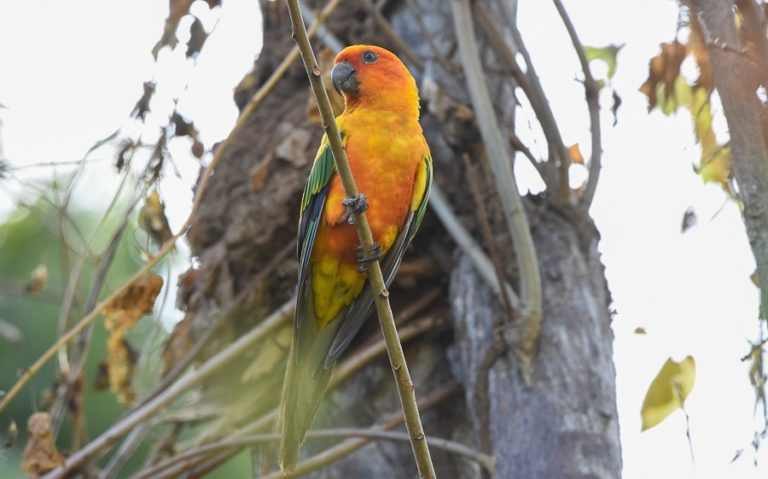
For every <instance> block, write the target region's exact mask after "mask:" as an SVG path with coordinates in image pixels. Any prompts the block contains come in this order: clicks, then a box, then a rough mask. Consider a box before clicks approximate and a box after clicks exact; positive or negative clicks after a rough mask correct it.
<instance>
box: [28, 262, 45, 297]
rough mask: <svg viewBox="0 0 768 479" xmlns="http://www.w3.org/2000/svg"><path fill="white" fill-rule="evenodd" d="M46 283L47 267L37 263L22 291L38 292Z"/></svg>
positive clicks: (40, 291)
mask: <svg viewBox="0 0 768 479" xmlns="http://www.w3.org/2000/svg"><path fill="white" fill-rule="evenodd" d="M47 285H48V267H47V266H46V265H44V264H39V265H37V266H36V267H35V269H34V270H32V279H31V280H30V281H29V282H28V283H27V284H25V285H24V293H26V294H40V293H42V292H43V290H44V289H45V287H46V286H47Z"/></svg>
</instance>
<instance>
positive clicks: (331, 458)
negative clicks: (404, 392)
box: [261, 381, 460, 479]
mask: <svg viewBox="0 0 768 479" xmlns="http://www.w3.org/2000/svg"><path fill="white" fill-rule="evenodd" d="M459 390H460V387H459V385H458V384H457V383H456V382H453V381H452V382H449V383H448V384H446V385H444V386H442V387H440V388H439V389H436V390H435V391H432V392H431V393H430V394H428V395H425V396H424V398H423V399H422V400H421V401H419V404H418V406H419V409H422V410H427V409H429V408H431V407H433V406H435V405H436V404H438V403H440V402H441V401H443V400H445V399H446V398H448V397H450V396H451V395H453V394H455V393H456V392H458V391H459ZM402 423H403V415H402V414H400V413H393V414H392V415H390V416H389V417H388V418H387V419H386V420H385V421H384V422H383V423H382V424H381V426H380V428H381V429H392V428H395V427H397V426H399V425H400V424H402ZM408 435H409V439H411V440H412V434H411V433H410V432H409V433H408ZM370 441H371V440H370V439H368V438H357V439H348V440H346V441H344V442H342V443H341V444H339V445H337V446H334V447H332V448H330V449H326V450H325V451H323V452H321V453H319V454H317V455H315V456H313V457H311V458H309V459H307V460H305V461H302V462H300V463H298V464H297V465H296V469H295V470H293V471H292V472H290V473H287V474H283V473H282V472H275V473H272V474H268V475H266V476H263V477H262V478H261V479H281V478H286V479H287V478H290V477H300V476H303V475H305V474H307V473H309V472H312V471H316V470H318V469H320V468H322V467H325V466H327V465H328V464H331V463H333V462H335V461H338V460H339V459H341V458H342V457H345V456H347V455H349V454H351V453H352V452H354V451H356V450H358V449H360V448H361V447H363V446H364V445H366V444H368V443H369V442H370ZM433 477H434V476H433Z"/></svg>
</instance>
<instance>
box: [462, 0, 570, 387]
mask: <svg viewBox="0 0 768 479" xmlns="http://www.w3.org/2000/svg"><path fill="white" fill-rule="evenodd" d="M451 7H452V10H453V21H454V28H455V31H456V38H457V40H458V43H459V54H460V56H461V59H462V63H463V64H464V76H465V77H466V80H467V87H468V88H469V96H470V98H471V100H472V104H473V106H474V110H475V114H476V115H477V123H478V126H479V127H480V133H481V135H482V138H483V143H484V144H485V149H486V151H487V153H488V160H489V161H490V164H491V168H492V169H493V172H494V175H495V177H496V182H497V187H498V190H499V197H500V199H501V206H502V210H503V212H504V216H505V218H506V222H507V227H508V228H509V230H510V235H511V237H512V242H513V243H514V249H515V256H516V258H517V264H518V267H519V268H520V296H521V299H522V313H523V318H524V321H525V323H524V325H523V334H522V339H521V341H520V344H518V345H516V349H517V352H518V357H519V358H520V359H521V363H522V364H521V366H522V367H521V369H522V372H523V376H524V377H525V379H526V382H528V381H529V380H530V375H531V361H532V359H533V356H534V355H535V352H536V343H537V341H538V337H539V330H540V328H541V311H542V299H541V276H540V274H539V264H538V259H537V258H536V248H535V246H534V244H533V238H532V237H531V231H530V226H529V225H528V218H527V216H526V214H525V209H524V208H523V202H522V199H521V198H520V193H519V192H518V190H517V183H516V180H515V175H514V172H513V171H512V167H511V166H510V158H511V155H510V152H509V149H508V144H507V142H505V141H504V138H503V136H502V134H501V129H500V128H499V125H498V122H497V119H496V113H495V110H494V109H493V104H492V103H491V96H490V93H489V92H488V84H487V83H486V80H485V75H484V74H483V67H482V65H481V64H480V57H479V54H478V47H477V40H476V38H475V27H474V24H473V22H472V12H471V9H470V3H469V0H452V2H451ZM561 180H562V178H561Z"/></svg>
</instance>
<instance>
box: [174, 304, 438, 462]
mask: <svg viewBox="0 0 768 479" xmlns="http://www.w3.org/2000/svg"><path fill="white" fill-rule="evenodd" d="M425 306H426V305H425ZM403 313H405V311H404V312H403ZM415 314H416V313H415ZM445 327H446V322H445V321H444V320H441V319H437V318H432V317H426V318H423V319H419V320H418V321H415V322H413V323H411V324H408V325H407V326H405V327H403V328H402V329H400V331H399V333H400V338H401V340H402V341H403V342H404V343H405V342H408V341H410V340H412V339H415V338H417V337H419V336H420V335H422V334H424V333H427V332H435V331H439V330H441V329H443V328H445ZM386 351H387V348H386V344H385V343H384V339H383V338H380V339H379V340H378V341H376V342H375V343H373V344H371V345H369V346H366V347H364V348H363V349H361V350H360V351H357V352H355V353H354V354H353V355H352V356H350V357H348V358H347V359H345V360H343V361H342V362H341V364H339V365H337V367H336V368H335V369H334V371H333V375H332V376H331V381H330V384H329V385H328V390H329V391H331V390H333V389H334V388H336V387H337V386H338V385H339V384H341V383H342V382H343V381H345V380H347V379H348V378H349V377H350V376H352V375H353V374H355V373H357V372H358V371H360V370H361V369H362V368H363V367H365V366H366V365H368V364H370V363H371V362H373V360H374V359H376V358H378V357H379V356H381V355H382V354H384V353H385V352H386ZM276 419H277V409H273V410H271V411H269V412H267V413H266V414H263V415H262V416H261V417H259V418H258V419H256V420H254V421H251V422H250V423H248V424H246V425H244V426H241V427H240V428H239V429H237V430H235V431H233V432H231V433H227V434H228V435H229V436H230V437H242V436H245V435H248V434H256V433H260V432H263V431H265V430H267V429H268V428H270V427H271V426H272V425H273V424H274V422H275V420H276ZM217 432H221V431H217ZM207 440H213V438H212V434H206V435H205V436H203V437H200V438H198V440H196V441H195V445H196V446H200V445H202V444H205V442H206V441H207ZM182 450H184V448H182ZM236 452H237V450H233V451H230V453H229V454H226V455H225V456H224V457H222V458H220V459H221V460H222V461H223V460H226V459H227V458H229V457H231V456H232V455H234V454H235V453H236Z"/></svg>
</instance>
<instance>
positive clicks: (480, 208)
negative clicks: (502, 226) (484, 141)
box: [461, 153, 515, 320]
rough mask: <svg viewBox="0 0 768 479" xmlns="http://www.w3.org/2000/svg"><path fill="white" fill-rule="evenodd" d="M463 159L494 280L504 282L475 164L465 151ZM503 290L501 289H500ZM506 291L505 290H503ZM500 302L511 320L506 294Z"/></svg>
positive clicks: (512, 315) (500, 262) (496, 244)
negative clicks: (488, 252) (488, 253)
mask: <svg viewBox="0 0 768 479" xmlns="http://www.w3.org/2000/svg"><path fill="white" fill-rule="evenodd" d="M461 159H462V160H463V161H464V168H465V169H466V171H467V175H466V177H467V179H468V180H469V181H468V182H469V189H470V190H471V191H472V197H473V198H474V200H475V209H476V210H477V218H478V221H479V222H480V228H481V231H482V232H483V237H484V238H485V243H486V245H487V246H488V250H489V251H490V254H491V258H492V259H493V269H494V272H495V273H496V280H497V281H498V282H499V284H504V283H505V282H506V279H505V278H504V272H503V271H502V269H501V265H502V264H503V263H502V261H501V255H500V254H499V245H498V243H497V242H496V238H494V237H493V231H492V230H491V224H490V222H489V221H488V212H487V211H486V210H485V204H484V203H483V196H482V193H481V186H480V181H479V179H478V174H477V169H476V168H475V165H473V164H472V162H471V161H469V155H467V154H466V153H465V154H463V155H462V156H461ZM502 291H503V290H502ZM504 293H506V292H504ZM500 296H501V304H502V305H504V310H505V311H506V312H507V316H508V317H509V319H510V320H511V319H512V318H514V317H515V310H514V308H513V307H512V301H511V300H510V299H509V295H508V294H501V295H500Z"/></svg>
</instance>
